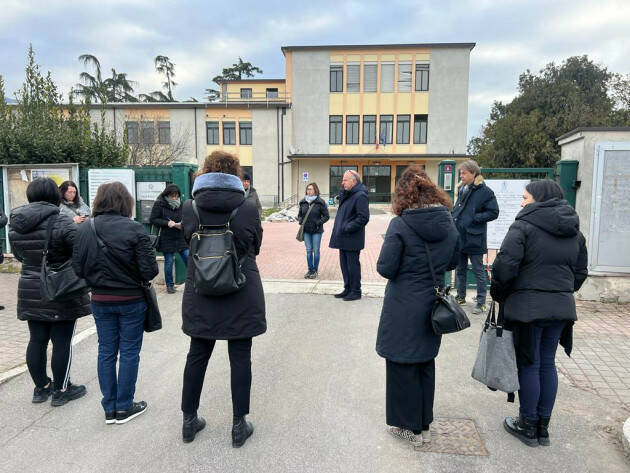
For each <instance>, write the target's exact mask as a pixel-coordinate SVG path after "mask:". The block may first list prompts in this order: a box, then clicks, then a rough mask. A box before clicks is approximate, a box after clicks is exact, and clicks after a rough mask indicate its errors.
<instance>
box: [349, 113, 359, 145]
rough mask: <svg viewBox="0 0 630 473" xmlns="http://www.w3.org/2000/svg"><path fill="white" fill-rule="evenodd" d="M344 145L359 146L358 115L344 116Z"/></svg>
mask: <svg viewBox="0 0 630 473" xmlns="http://www.w3.org/2000/svg"><path fill="white" fill-rule="evenodd" d="M346 144H348V145H358V144H359V115H348V116H346Z"/></svg>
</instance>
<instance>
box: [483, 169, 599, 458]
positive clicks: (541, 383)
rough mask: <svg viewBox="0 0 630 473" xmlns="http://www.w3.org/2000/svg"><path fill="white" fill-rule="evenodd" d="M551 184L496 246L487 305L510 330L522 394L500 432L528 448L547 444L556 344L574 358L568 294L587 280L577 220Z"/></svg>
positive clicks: (537, 188)
mask: <svg viewBox="0 0 630 473" xmlns="http://www.w3.org/2000/svg"><path fill="white" fill-rule="evenodd" d="M562 197H563V196H562V189H561V188H560V186H558V184H556V183H555V182H554V181H549V180H543V181H535V182H532V183H530V184H528V185H527V187H526V188H525V192H524V193H523V202H522V203H521V207H523V210H521V211H520V212H519V213H518V215H517V216H516V220H515V222H514V223H513V224H512V225H511V226H510V229H509V231H508V233H507V235H506V236H505V239H504V240H503V243H502V244H501V250H500V251H499V254H498V255H497V258H496V260H495V261H494V264H493V265H492V266H493V269H492V274H493V277H492V285H491V287H490V293H491V295H492V299H493V300H495V301H497V302H499V303H500V304H501V306H500V310H503V311H504V314H505V321H506V327H507V328H509V329H511V330H513V333H514V345H515V348H516V354H517V356H516V360H517V365H518V378H519V383H520V390H519V392H518V398H519V402H520V409H519V411H520V412H519V414H520V415H519V417H516V418H513V417H508V418H507V419H505V421H504V427H505V429H506V430H507V431H508V432H509V433H511V434H513V435H514V436H516V437H517V438H518V439H519V440H521V441H523V442H524V443H525V444H527V445H529V446H536V445H538V444H540V445H549V433H548V426H549V420H550V418H551V411H552V409H553V405H554V402H555V399H556V392H557V390H558V373H557V372H556V365H555V357H556V349H557V348H558V342H560V343H561V344H562V345H563V346H564V349H565V352H566V353H567V355H569V354H570V353H571V348H572V346H571V340H572V330H573V323H574V322H575V321H576V320H577V315H576V311H575V300H574V299H573V292H574V291H577V290H578V289H579V288H580V287H581V286H582V283H584V281H585V280H586V277H587V275H588V271H587V253H586V242H585V239H584V235H582V233H581V232H580V221H579V218H578V215H577V213H575V210H574V209H573V207H571V206H570V205H569V203H568V202H567V201H566V200H563V199H562Z"/></svg>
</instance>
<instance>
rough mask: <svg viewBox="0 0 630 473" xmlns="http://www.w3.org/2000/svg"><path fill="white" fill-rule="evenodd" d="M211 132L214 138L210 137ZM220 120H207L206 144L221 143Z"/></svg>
mask: <svg viewBox="0 0 630 473" xmlns="http://www.w3.org/2000/svg"><path fill="white" fill-rule="evenodd" d="M210 133H212V140H211V137H210ZM219 137H220V135H219V122H206V144H208V145H219V144H221V143H220V139H219Z"/></svg>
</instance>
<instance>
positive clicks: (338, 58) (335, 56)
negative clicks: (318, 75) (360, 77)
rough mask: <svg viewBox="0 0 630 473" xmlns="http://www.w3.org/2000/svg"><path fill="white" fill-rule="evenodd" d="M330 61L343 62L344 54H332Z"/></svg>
mask: <svg viewBox="0 0 630 473" xmlns="http://www.w3.org/2000/svg"><path fill="white" fill-rule="evenodd" d="M330 62H343V54H331V55H330Z"/></svg>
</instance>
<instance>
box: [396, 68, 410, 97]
mask: <svg viewBox="0 0 630 473" xmlns="http://www.w3.org/2000/svg"><path fill="white" fill-rule="evenodd" d="M398 92H411V63H410V62H399V63H398Z"/></svg>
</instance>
